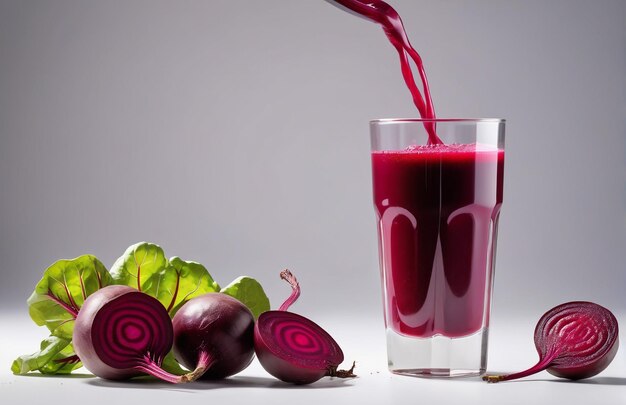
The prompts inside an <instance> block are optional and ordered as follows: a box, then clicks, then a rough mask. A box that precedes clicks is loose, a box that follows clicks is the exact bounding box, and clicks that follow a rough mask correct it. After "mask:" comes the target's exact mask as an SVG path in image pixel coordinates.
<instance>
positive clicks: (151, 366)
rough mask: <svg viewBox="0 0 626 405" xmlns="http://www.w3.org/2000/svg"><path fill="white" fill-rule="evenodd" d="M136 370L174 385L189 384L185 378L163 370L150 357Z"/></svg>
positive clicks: (145, 358) (146, 357) (144, 359)
mask: <svg viewBox="0 0 626 405" xmlns="http://www.w3.org/2000/svg"><path fill="white" fill-rule="evenodd" d="M135 369H136V370H138V371H141V372H142V373H146V374H150V375H151V376H153V377H156V378H158V379H161V380H163V381H167V382H170V383H172V384H179V383H185V382H188V380H187V379H185V378H183V377H184V376H181V375H175V374H171V373H168V372H167V371H165V370H163V369H162V368H161V367H159V365H158V364H156V363H155V362H154V361H153V360H152V359H151V358H150V357H149V356H145V357H144V358H143V361H141V364H140V365H138V366H136V367H135Z"/></svg>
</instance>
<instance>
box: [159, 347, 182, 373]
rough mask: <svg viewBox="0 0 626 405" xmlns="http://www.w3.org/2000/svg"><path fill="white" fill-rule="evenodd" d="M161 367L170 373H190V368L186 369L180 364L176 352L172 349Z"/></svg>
mask: <svg viewBox="0 0 626 405" xmlns="http://www.w3.org/2000/svg"><path fill="white" fill-rule="evenodd" d="M161 368H162V369H163V370H165V371H167V372H168V373H172V374H176V375H183V374H186V373H188V372H189V371H188V370H185V369H184V368H182V367H181V366H180V364H178V362H177V361H176V359H175V358H174V352H172V351H170V352H169V353H168V354H167V356H165V358H163V363H161Z"/></svg>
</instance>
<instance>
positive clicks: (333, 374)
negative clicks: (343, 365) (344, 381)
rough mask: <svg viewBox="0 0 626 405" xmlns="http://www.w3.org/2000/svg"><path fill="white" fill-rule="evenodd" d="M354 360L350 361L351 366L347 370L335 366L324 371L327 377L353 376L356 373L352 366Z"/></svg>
mask: <svg viewBox="0 0 626 405" xmlns="http://www.w3.org/2000/svg"><path fill="white" fill-rule="evenodd" d="M355 364H356V362H355V361H353V362H352V367H350V369H349V370H337V367H332V368H330V369H328V373H326V376H327V377H337V378H354V377H356V374H354V366H355Z"/></svg>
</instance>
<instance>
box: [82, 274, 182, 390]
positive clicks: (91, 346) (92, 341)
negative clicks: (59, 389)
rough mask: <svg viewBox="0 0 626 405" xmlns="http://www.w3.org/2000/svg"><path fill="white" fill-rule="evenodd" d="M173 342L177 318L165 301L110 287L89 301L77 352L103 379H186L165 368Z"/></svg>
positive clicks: (85, 364) (126, 288)
mask: <svg viewBox="0 0 626 405" xmlns="http://www.w3.org/2000/svg"><path fill="white" fill-rule="evenodd" d="M172 341H173V330H172V322H171V320H170V317H169V315H168V314H167V311H166V310H165V308H164V307H163V305H162V304H161V303H160V302H159V301H157V300H156V299H155V298H152V297H151V296H149V295H147V294H144V293H141V292H139V291H137V290H135V289H134V288H131V287H127V286H121V285H114V286H108V287H104V288H102V289H100V290H98V291H96V292H94V293H93V294H91V295H90V296H89V297H87V299H86V300H85V302H84V304H83V306H82V308H81V310H80V312H79V313H78V316H77V317H76V323H75V325H74V331H73V344H74V350H75V351H76V354H77V355H78V357H79V358H80V360H81V361H82V362H83V365H84V366H85V367H86V368H87V370H89V371H91V372H92V373H93V374H95V375H97V376H98V377H101V378H106V379H110V380H120V379H127V378H130V377H135V376H138V375H142V374H150V375H153V376H155V377H157V378H160V379H162V380H165V381H168V382H172V383H179V382H186V381H187V379H186V378H185V377H184V376H177V375H173V374H170V373H168V372H166V371H164V370H163V369H161V363H162V361H163V358H164V357H165V355H166V354H167V353H168V352H169V351H170V349H171V347H172Z"/></svg>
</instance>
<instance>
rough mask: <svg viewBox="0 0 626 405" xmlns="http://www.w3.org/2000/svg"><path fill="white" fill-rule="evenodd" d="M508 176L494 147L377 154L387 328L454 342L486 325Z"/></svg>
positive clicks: (438, 147) (375, 186) (374, 158)
mask: <svg viewBox="0 0 626 405" xmlns="http://www.w3.org/2000/svg"><path fill="white" fill-rule="evenodd" d="M503 173H504V151H503V150H501V149H497V148H495V147H493V146H484V147H483V146H480V145H441V144H440V145H424V146H415V147H409V148H407V149H405V150H400V151H373V152H372V174H373V190H374V205H375V208H376V214H377V218H378V224H379V227H378V231H379V233H380V235H379V236H380V238H379V241H380V249H381V255H380V257H381V261H382V263H381V270H382V274H383V284H384V285H383V290H384V291H385V297H384V300H385V311H386V314H385V319H386V321H387V327H388V328H392V330H394V331H395V332H397V333H399V334H401V335H405V336H414V337H421V338H427V337H432V336H435V335H442V336H446V337H451V338H455V337H462V336H468V335H471V334H473V333H475V332H477V331H479V330H480V329H481V328H482V327H483V325H486V324H487V321H488V320H486V319H483V317H484V316H488V315H487V314H488V313H489V311H488V310H486V309H488V306H489V305H490V302H489V301H490V294H489V291H488V288H489V286H490V284H491V274H490V273H491V269H492V266H491V264H492V263H491V262H492V261H493V260H494V257H495V239H496V231H497V223H498V216H499V212H500V206H501V204H502V189H503ZM492 238H493V241H492Z"/></svg>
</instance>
